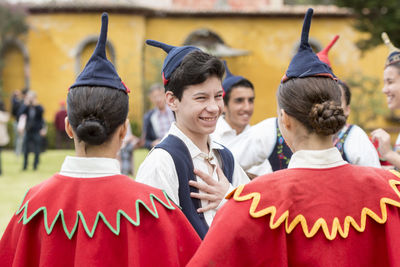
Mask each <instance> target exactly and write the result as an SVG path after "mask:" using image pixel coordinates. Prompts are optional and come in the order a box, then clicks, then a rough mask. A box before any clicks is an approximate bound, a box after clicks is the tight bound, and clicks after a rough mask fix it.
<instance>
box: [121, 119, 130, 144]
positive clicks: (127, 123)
mask: <svg viewBox="0 0 400 267" xmlns="http://www.w3.org/2000/svg"><path fill="white" fill-rule="evenodd" d="M128 127H129V119H128V118H127V119H126V120H125V123H123V124H122V125H121V129H120V131H119V138H120V140H122V139H124V138H125V135H126V132H127V131H128Z"/></svg>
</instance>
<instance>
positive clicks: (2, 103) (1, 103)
mask: <svg viewBox="0 0 400 267" xmlns="http://www.w3.org/2000/svg"><path fill="white" fill-rule="evenodd" d="M0 111H6V109H5V107H4V102H3V100H0Z"/></svg>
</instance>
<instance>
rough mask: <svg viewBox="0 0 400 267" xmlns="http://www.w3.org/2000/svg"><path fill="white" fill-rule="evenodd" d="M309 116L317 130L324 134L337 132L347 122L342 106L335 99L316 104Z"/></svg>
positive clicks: (318, 132)
mask: <svg viewBox="0 0 400 267" xmlns="http://www.w3.org/2000/svg"><path fill="white" fill-rule="evenodd" d="M309 118H310V124H311V126H312V127H313V129H314V130H315V132H316V133H317V134H322V135H331V134H335V133H337V132H338V131H339V130H340V129H342V128H343V126H344V125H345V123H346V117H345V115H344V113H343V109H342V107H341V106H340V105H338V104H337V103H335V102H334V101H325V102H323V103H317V104H314V105H313V106H312V108H311V112H310V116H309Z"/></svg>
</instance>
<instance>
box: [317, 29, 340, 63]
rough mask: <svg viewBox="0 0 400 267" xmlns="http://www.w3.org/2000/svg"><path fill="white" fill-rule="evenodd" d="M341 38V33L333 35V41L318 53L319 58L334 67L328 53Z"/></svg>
mask: <svg viewBox="0 0 400 267" xmlns="http://www.w3.org/2000/svg"><path fill="white" fill-rule="evenodd" d="M338 39H339V35H335V37H333V39H332V41H331V42H330V43H329V44H328V45H327V46H326V47H325V48H324V49H323V50H321V51H319V52H318V53H317V56H318V58H319V60H321V61H322V62H324V63H325V64H327V65H328V66H329V67H330V68H332V65H331V62H330V61H329V57H328V53H329V50H331V48H332V46H333V45H334V44H335V43H336V41H337V40H338Z"/></svg>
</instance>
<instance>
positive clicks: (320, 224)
mask: <svg viewBox="0 0 400 267" xmlns="http://www.w3.org/2000/svg"><path fill="white" fill-rule="evenodd" d="M392 173H393V174H395V175H396V176H397V177H399V178H400V173H398V172H396V171H393V172H392ZM389 184H390V186H391V187H392V189H393V190H394V192H395V193H396V194H397V196H398V197H399V199H400V192H399V190H398V189H397V187H396V185H400V181H398V180H389ZM243 189H244V185H240V186H239V187H238V188H237V189H236V190H235V192H234V195H233V199H234V200H236V201H246V200H250V199H253V200H252V203H251V206H250V215H251V216H252V217H253V218H260V217H262V216H265V215H267V214H271V218H270V222H269V227H270V228H271V229H276V228H278V227H279V226H280V225H281V224H282V223H283V222H285V229H286V233H288V234H290V233H291V232H292V231H293V229H294V228H295V227H296V226H297V224H299V223H300V224H301V227H302V229H303V232H304V234H305V236H306V237H307V238H311V237H313V236H314V235H315V234H316V233H317V232H318V230H319V229H320V228H322V231H323V232H324V234H325V237H326V238H327V239H329V240H333V239H335V238H336V235H337V233H339V235H340V236H341V237H343V238H346V237H347V236H348V235H349V229H350V225H352V226H353V227H354V229H356V230H357V231H359V232H364V230H365V225H366V221H367V215H368V216H369V217H371V218H372V219H373V220H375V221H376V222H378V223H380V224H384V223H385V222H386V220H387V209H386V204H388V205H392V206H396V207H400V202H398V201H395V200H393V199H390V198H385V197H384V198H381V200H380V207H381V213H382V216H381V217H379V215H378V214H376V213H375V212H373V211H372V210H370V209H369V208H363V209H362V211H361V224H358V223H357V222H356V221H355V220H354V218H353V217H351V216H346V217H345V220H344V227H343V229H342V226H341V224H340V222H339V219H338V218H337V217H335V218H334V219H333V222H332V230H331V232H329V227H328V224H327V222H326V221H325V219H324V218H318V220H317V221H316V222H315V223H314V225H313V226H312V227H311V230H309V229H308V226H307V220H306V218H305V217H304V216H303V215H301V214H299V215H297V216H296V217H295V218H294V219H293V221H292V222H290V223H289V220H288V218H289V211H288V210H286V211H285V212H284V213H283V214H282V215H281V216H280V217H279V218H277V219H276V221H275V216H276V208H275V206H269V207H267V208H264V209H262V210H259V211H256V209H257V206H258V204H259V202H260V199H261V195H260V193H258V192H253V193H249V194H247V195H243V196H241V195H240V194H241V193H242V191H243ZM274 221H275V223H274Z"/></svg>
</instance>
